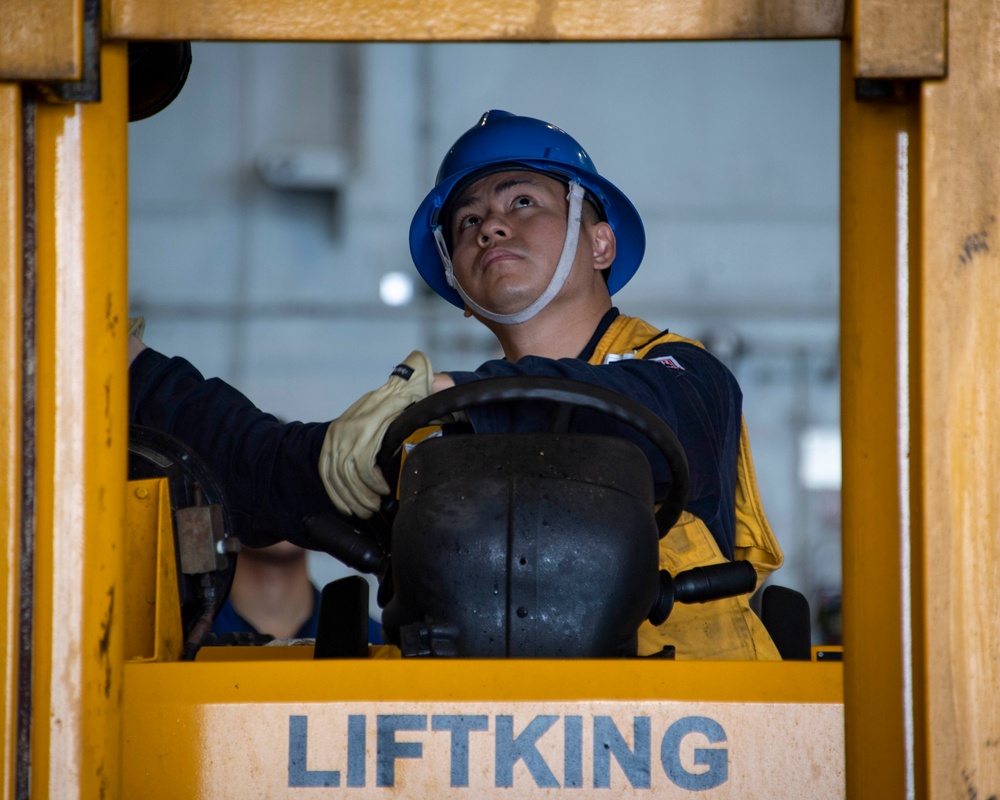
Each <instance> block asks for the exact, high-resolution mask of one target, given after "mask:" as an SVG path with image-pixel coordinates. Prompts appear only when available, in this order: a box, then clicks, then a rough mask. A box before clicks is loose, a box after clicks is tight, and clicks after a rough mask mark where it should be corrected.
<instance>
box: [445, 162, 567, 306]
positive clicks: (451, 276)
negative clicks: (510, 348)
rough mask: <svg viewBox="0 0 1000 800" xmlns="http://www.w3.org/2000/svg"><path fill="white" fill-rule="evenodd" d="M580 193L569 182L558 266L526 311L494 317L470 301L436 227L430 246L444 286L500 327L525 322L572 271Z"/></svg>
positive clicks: (547, 302) (545, 304)
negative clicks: (433, 247)
mask: <svg viewBox="0 0 1000 800" xmlns="http://www.w3.org/2000/svg"><path fill="white" fill-rule="evenodd" d="M583 194H584V193H583V187H582V186H580V184H579V182H577V181H570V182H569V194H568V195H567V196H566V198H567V199H568V200H569V213H568V214H567V215H566V240H565V241H564V242H563V249H562V253H561V254H560V255H559V263H558V264H557V265H556V269H555V272H553V273H552V278H551V279H550V280H549V285H548V286H546V287H545V291H543V292H542V293H541V294H540V295H539V296H538V298H537V299H536V300H535V301H534V302H533V303H531V304H530V305H529V306H528V307H527V308H523V309H521V310H520V311H515V312H514V313H512V314H496V313H494V312H492V311H487V310H486V309H485V308H483V307H482V306H480V305H478V304H477V303H476V302H475V301H474V300H472V298H470V297H469V295H468V294H466V292H465V289H463V288H462V285H461V284H460V283H459V282H458V278H456V277H455V269H454V267H453V266H452V263H451V256H449V255H448V247H447V245H446V244H445V241H444V234H443V233H442V232H441V226H440V225H437V226H436V227H435V228H434V243H435V244H436V245H437V251H438V255H439V256H440V257H441V263H442V264H443V265H444V275H445V279H446V280H447V281H448V285H449V286H450V287H451V288H452V289H454V290H455V291H456V292H458V295H459V297H461V298H462V300H463V301H464V302H465V305H467V306H468V307H469V310H471V311H472V312H473V313H474V314H475V315H476V316H478V317H482V318H483V319H488V320H490V321H491V322H499V323H500V324H502V325H516V324H517V323H519V322H527V321H528V320H529V319H531V318H532V317H533V316H535V315H536V314H537V313H538V312H539V311H541V310H542V309H543V308H545V306H547V305H548V304H549V303H550V302H551V301H552V299H553V298H554V297H555V296H556V295H557V294H559V291H560V290H561V289H562V287H563V284H565V283H566V279H567V278H568V277H569V273H570V270H571V269H572V268H573V261H574V259H575V258H576V246H577V244H578V242H579V241H580V228H581V226H582V224H583V223H582V215H581V213H580V212H581V210H582V208H583Z"/></svg>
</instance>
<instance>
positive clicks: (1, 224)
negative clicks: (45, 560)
mask: <svg viewBox="0 0 1000 800" xmlns="http://www.w3.org/2000/svg"><path fill="white" fill-rule="evenodd" d="M21 158H22V153H21V92H20V89H19V87H17V86H16V85H13V84H0V309H2V310H0V373H2V374H3V375H4V381H3V383H2V384H0V464H2V466H0V472H2V473H3V474H4V475H5V476H6V477H5V480H4V483H3V486H2V487H0V620H2V623H0V624H2V625H3V630H2V631H0V680H2V682H3V683H2V685H0V693H2V695H3V697H2V699H0V709H2V712H3V717H2V719H0V727H2V728H3V752H2V753H0V776H2V777H0V797H2V798H9V797H13V796H14V779H15V778H14V774H15V773H14V758H15V756H16V754H17V751H16V748H17V677H18V669H17V667H18V637H19V633H20V629H21V626H20V615H19V609H20V602H19V592H20V580H19V575H18V573H19V558H20V546H19V541H20V538H21V318H22V317H21V180H22V170H21Z"/></svg>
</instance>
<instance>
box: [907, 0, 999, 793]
mask: <svg viewBox="0 0 1000 800" xmlns="http://www.w3.org/2000/svg"><path fill="white" fill-rule="evenodd" d="M948 14H949V18H948V53H949V57H948V61H949V63H948V79H947V80H946V81H941V82H927V83H925V84H924V88H923V107H922V119H921V121H922V126H923V137H924V148H923V153H922V159H923V161H922V166H923V174H924V202H923V207H922V209H921V213H922V216H923V238H922V242H921V247H922V253H923V274H922V283H921V285H920V292H919V298H920V302H921V308H920V316H919V321H920V340H919V341H920V346H921V353H920V359H921V363H920V367H921V369H920V383H919V386H920V401H921V409H920V410H921V415H920V417H919V425H918V430H919V433H920V437H921V441H920V445H921V446H920V449H919V451H918V458H917V462H916V463H918V464H919V468H920V479H921V485H920V493H919V503H920V515H921V518H922V522H923V525H924V527H925V529H926V531H927V535H926V539H925V542H924V556H925V561H926V597H925V606H924V607H925V608H926V641H927V646H926V651H925V654H924V659H925V662H926V693H927V697H926V725H925V726H924V727H923V728H922V733H923V734H924V736H925V737H926V741H925V744H926V749H927V759H926V769H927V791H928V794H929V795H930V796H933V797H956V796H962V797H973V796H978V797H990V796H1000V623H998V622H997V608H998V607H1000V535H998V529H1000V491H998V489H997V487H998V486H1000V454H998V453H1000V414H998V413H997V407H998V400H1000V368H998V366H997V365H998V361H1000V226H998V219H1000V148H998V140H997V125H998V120H1000V80H998V74H1000V72H998V69H1000V6H998V5H997V3H995V2H990V3H982V2H976V0H951V1H950V2H949V10H948Z"/></svg>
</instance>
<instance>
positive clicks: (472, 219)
mask: <svg viewBox="0 0 1000 800" xmlns="http://www.w3.org/2000/svg"><path fill="white" fill-rule="evenodd" d="M478 224H479V217H477V216H476V215H475V214H469V215H468V216H467V217H462V219H461V221H460V222H459V223H458V229H459V230H462V231H464V230H465V229H466V228H471V227H472V226H473V225H478Z"/></svg>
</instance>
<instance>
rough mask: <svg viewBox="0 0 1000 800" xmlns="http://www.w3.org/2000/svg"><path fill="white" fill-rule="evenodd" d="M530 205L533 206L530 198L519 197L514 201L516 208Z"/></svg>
mask: <svg viewBox="0 0 1000 800" xmlns="http://www.w3.org/2000/svg"><path fill="white" fill-rule="evenodd" d="M530 205H533V203H532V200H531V198H530V197H524V196H521V197H518V198H517V199H516V200H515V201H514V206H515V207H517V208H525V207H527V206H530Z"/></svg>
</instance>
